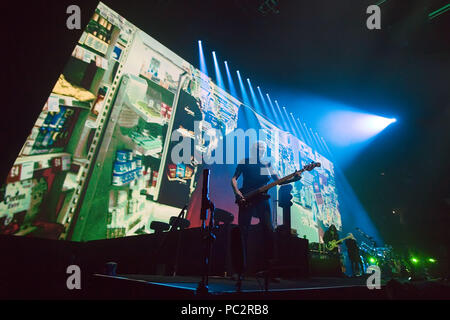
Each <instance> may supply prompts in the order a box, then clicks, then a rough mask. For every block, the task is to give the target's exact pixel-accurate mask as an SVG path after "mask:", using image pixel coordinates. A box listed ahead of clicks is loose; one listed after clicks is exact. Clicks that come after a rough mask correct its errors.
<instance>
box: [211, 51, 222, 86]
mask: <svg viewBox="0 0 450 320" xmlns="http://www.w3.org/2000/svg"><path fill="white" fill-rule="evenodd" d="M212 56H213V61H214V69H215V71H216V82H217V85H218V86H219V87H220V88H222V89H224V86H223V80H222V74H221V72H220V67H219V63H218V62H217V57H216V52H215V51H213V52H212Z"/></svg>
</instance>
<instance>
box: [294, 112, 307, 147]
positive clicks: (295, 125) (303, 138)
mask: <svg viewBox="0 0 450 320" xmlns="http://www.w3.org/2000/svg"><path fill="white" fill-rule="evenodd" d="M291 118H292V123H293V124H294V128H295V131H296V132H297V138H299V139H300V140H302V141H303V142H305V137H303V133H302V132H301V131H300V128H299V127H298V125H297V121H295V118H294V115H293V114H292V112H291Z"/></svg>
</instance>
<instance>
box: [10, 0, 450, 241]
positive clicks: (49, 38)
mask: <svg viewBox="0 0 450 320" xmlns="http://www.w3.org/2000/svg"><path fill="white" fill-rule="evenodd" d="M261 2H264V1H262V0H254V1H251V0H243V1H238V0H229V1H205V0H201V1H200V0H189V1H157V0H147V1H132V0H129V1H123V0H122V1H119V0H105V1H104V3H105V4H106V5H108V6H109V7H111V8H112V9H113V10H115V11H116V12H118V13H119V14H121V15H122V16H124V17H125V18H126V19H127V20H129V21H130V22H132V23H133V24H135V25H136V26H138V27H139V28H140V29H142V30H143V31H145V32H146V33H148V34H150V35H151V36H152V37H154V38H156V39H157V40H158V41H160V42H161V43H163V44H164V45H166V46H167V47H168V48H170V49H171V50H172V51H174V52H176V53H178V54H179V55H180V56H181V57H183V58H184V59H186V60H187V61H189V62H191V63H193V64H194V65H198V52H197V40H202V41H203V42H204V45H205V49H206V50H208V52H209V51H211V50H215V51H216V52H217V53H218V55H219V58H221V59H225V58H226V59H227V60H228V61H231V62H232V65H233V66H236V67H239V69H240V70H241V73H245V74H246V75H248V76H250V77H251V79H252V80H253V81H254V83H255V82H258V84H260V85H261V86H263V87H264V88H267V89H268V90H270V92H274V94H276V93H277V92H287V91H291V92H294V93H295V92H300V91H302V92H308V93H311V94H315V95H318V96H321V97H325V98H327V99H333V100H337V101H341V102H343V103H347V104H349V105H356V106H362V107H361V109H363V110H364V111H367V112H373V113H384V114H393V115H395V116H397V117H398V118H399V119H401V122H400V123H399V124H398V125H396V126H395V127H392V128H390V130H389V131H388V132H387V133H385V134H382V135H380V136H379V137H378V138H377V139H376V140H375V141H374V142H373V143H372V144H371V145H370V147H369V148H367V149H365V150H364V151H363V152H362V153H360V154H359V156H358V157H357V158H355V159H354V161H353V163H352V165H351V166H350V167H349V168H347V169H346V171H345V174H346V176H347V178H348V180H349V182H350V184H351V185H352V187H353V189H354V190H355V192H356V194H357V195H358V197H359V198H360V200H361V202H362V204H363V206H364V207H365V208H366V210H367V211H368V212H369V214H370V215H371V217H372V219H373V220H374V222H375V224H376V225H377V227H378V228H379V229H380V232H381V234H382V235H383V236H384V237H385V239H386V240H387V242H391V243H394V244H400V243H402V242H406V241H412V242H413V243H414V245H416V246H418V247H421V248H426V249H429V248H431V249H433V248H438V247H439V244H443V243H444V242H445V241H448V235H449V234H450V233H448V232H445V230H446V228H447V227H448V226H449V224H450V223H449V215H450V213H449V212H450V209H449V206H448V203H447V204H446V202H445V199H449V198H450V190H449V185H450V184H449V177H450V172H449V171H450V170H449V163H450V155H449V146H450V134H449V132H450V131H449V129H448V126H449V123H450V103H449V101H450V99H449V98H450V90H449V87H450V86H449V83H450V81H449V80H450V79H449V77H450V37H449V35H448V30H450V29H449V26H450V12H447V13H445V14H443V15H441V16H439V17H437V18H435V19H433V20H429V19H428V14H429V13H430V12H432V11H434V10H436V9H438V8H440V7H442V6H444V5H445V4H446V2H445V1H438V0H437V1H416V0H408V1H404V0H387V1H385V2H383V3H382V4H381V5H380V7H381V9H382V29H381V30H376V31H369V30H368V29H367V28H366V19H367V16H368V15H367V14H366V8H367V6H368V5H370V4H373V3H374V2H376V1H367V0H354V1H331V0H326V1H325V0H316V1H300V0H296V1H287V0H280V1H278V2H279V5H278V7H277V10H278V11H279V13H269V14H262V13H261V12H260V11H259V10H258V8H259V5H260V3H261ZM72 3H77V4H79V5H80V7H81V9H82V18H83V23H84V25H85V24H86V23H87V21H88V19H89V18H90V15H91V13H92V12H93V10H94V8H95V6H96V2H95V1H66V0H62V1H50V0H46V1H45V0H42V1H34V2H33V3H32V4H30V5H27V6H22V4H21V3H19V2H17V3H9V4H7V5H6V6H7V7H5V8H3V9H2V10H3V12H6V13H7V14H6V16H8V17H9V18H8V19H6V20H3V21H2V23H3V24H4V25H5V26H4V28H3V29H2V30H4V32H7V38H6V39H7V41H8V42H7V43H9V44H10V46H9V47H5V46H4V47H3V50H2V51H3V52H2V53H3V54H6V55H7V56H6V57H5V59H4V60H3V61H4V63H5V64H6V67H7V72H6V74H4V76H6V77H5V79H4V83H5V84H6V87H5V85H4V89H5V91H4V94H5V95H6V96H7V99H6V100H5V101H6V102H5V104H4V105H3V110H5V111H6V113H7V115H6V114H5V116H4V117H2V119H1V120H2V131H3V132H2V133H3V137H4V140H3V142H2V147H3V148H2V150H3V152H4V159H2V170H3V171H2V173H3V176H6V174H7V172H8V170H9V168H10V167H11V165H12V163H13V162H14V159H15V156H16V154H17V153H18V151H19V149H20V147H21V144H22V143H23V141H24V140H25V137H26V136H27V134H28V133H29V130H30V128H31V127H32V125H33V122H34V121H35V119H36V117H37V115H38V114H39V111H40V109H41V107H42V105H43V103H44V102H45V100H46V98H47V96H48V93H49V92H50V91H51V88H52V87H53V84H54V83H55V81H56V79H57V77H58V75H59V72H60V71H61V70H62V69H63V67H64V64H65V62H66V61H67V59H68V57H69V55H70V53H71V51H72V50H73V46H74V44H75V42H76V41H77V39H78V38H79V36H80V34H81V33H80V32H79V31H70V30H67V29H66V28H65V19H66V15H65V8H66V7H67V6H68V5H70V4H72ZM2 6H3V7H4V6H5V4H2ZM5 30H8V31H5ZM210 70H211V69H210ZM280 102H281V103H285V104H286V105H287V107H288V108H290V111H292V112H296V113H301V112H302V110H301V109H298V108H297V107H296V106H295V105H294V106H290V105H289V101H280ZM380 106H388V107H380ZM383 108H384V109H383ZM306 120H307V121H308V120H310V119H306ZM381 173H384V175H381ZM447 201H448V200H447ZM393 209H395V210H396V212H400V213H401V217H400V216H399V215H398V214H397V215H393V214H392V210H393Z"/></svg>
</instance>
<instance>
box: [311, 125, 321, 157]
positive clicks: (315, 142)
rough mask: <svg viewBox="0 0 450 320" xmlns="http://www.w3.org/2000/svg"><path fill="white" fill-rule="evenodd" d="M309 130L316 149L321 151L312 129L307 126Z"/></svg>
mask: <svg viewBox="0 0 450 320" xmlns="http://www.w3.org/2000/svg"><path fill="white" fill-rule="evenodd" d="M309 132H311V136H312V137H313V140H314V144H315V146H316V150H317V151H319V152H320V151H321V147H320V143H319V140H317V138H316V135H315V133H314V131H313V129H311V128H309Z"/></svg>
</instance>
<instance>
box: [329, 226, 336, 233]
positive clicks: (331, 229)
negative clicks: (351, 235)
mask: <svg viewBox="0 0 450 320" xmlns="http://www.w3.org/2000/svg"><path fill="white" fill-rule="evenodd" d="M328 230H330V232H332V233H333V234H337V229H336V226H335V225H334V224H332V225H331V226H330V228H329V229H328Z"/></svg>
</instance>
